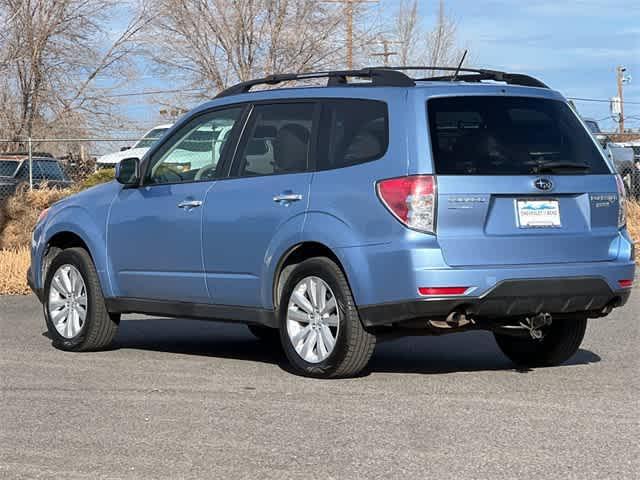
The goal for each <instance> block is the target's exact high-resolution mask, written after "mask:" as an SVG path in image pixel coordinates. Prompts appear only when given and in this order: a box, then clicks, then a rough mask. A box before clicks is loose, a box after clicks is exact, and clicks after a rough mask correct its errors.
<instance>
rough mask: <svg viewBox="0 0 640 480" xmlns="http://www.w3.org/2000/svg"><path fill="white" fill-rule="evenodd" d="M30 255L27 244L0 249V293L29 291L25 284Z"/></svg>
mask: <svg viewBox="0 0 640 480" xmlns="http://www.w3.org/2000/svg"><path fill="white" fill-rule="evenodd" d="M30 255H31V254H30V252H29V247H28V246H26V247H20V248H11V249H8V250H0V295H24V294H27V293H29V292H30V291H31V290H30V289H29V286H28V285H27V270H28V269H29V264H30V263H31V256H30Z"/></svg>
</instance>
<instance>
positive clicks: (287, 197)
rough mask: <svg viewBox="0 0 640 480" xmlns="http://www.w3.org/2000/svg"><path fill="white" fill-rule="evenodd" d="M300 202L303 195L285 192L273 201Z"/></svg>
mask: <svg viewBox="0 0 640 480" xmlns="http://www.w3.org/2000/svg"><path fill="white" fill-rule="evenodd" d="M300 200H302V195H300V194H299V193H289V192H286V193H285V192H283V193H281V194H280V195H276V196H275V197H273V201H274V202H276V203H288V202H299V201H300Z"/></svg>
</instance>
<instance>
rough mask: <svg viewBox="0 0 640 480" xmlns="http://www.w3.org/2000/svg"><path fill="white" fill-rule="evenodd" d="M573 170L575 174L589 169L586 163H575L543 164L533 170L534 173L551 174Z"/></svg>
mask: <svg viewBox="0 0 640 480" xmlns="http://www.w3.org/2000/svg"><path fill="white" fill-rule="evenodd" d="M567 170H574V171H577V172H588V171H590V170H591V167H590V166H589V165H587V164H586V163H575V162H545V163H541V164H539V165H538V166H537V167H535V168H534V172H535V173H553V172H564V171H567Z"/></svg>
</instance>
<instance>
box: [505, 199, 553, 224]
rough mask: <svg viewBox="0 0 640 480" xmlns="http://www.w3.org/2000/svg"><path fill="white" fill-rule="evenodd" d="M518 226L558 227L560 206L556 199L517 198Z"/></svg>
mask: <svg viewBox="0 0 640 480" xmlns="http://www.w3.org/2000/svg"><path fill="white" fill-rule="evenodd" d="M516 206H517V210H518V226H519V227H520V228H549V227H551V228H553V227H560V206H559V205H558V201H557V200H518V201H517V202H516Z"/></svg>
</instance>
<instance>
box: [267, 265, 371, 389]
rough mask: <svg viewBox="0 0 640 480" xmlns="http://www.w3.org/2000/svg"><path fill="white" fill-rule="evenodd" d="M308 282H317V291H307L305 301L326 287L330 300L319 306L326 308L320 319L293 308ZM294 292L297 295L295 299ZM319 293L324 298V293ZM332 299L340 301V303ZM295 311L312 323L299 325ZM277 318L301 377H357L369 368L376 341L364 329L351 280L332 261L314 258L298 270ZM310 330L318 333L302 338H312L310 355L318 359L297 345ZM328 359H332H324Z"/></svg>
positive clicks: (286, 288) (290, 280)
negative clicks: (307, 355) (329, 335)
mask: <svg viewBox="0 0 640 480" xmlns="http://www.w3.org/2000/svg"><path fill="white" fill-rule="evenodd" d="M309 279H312V280H311V282H312V285H315V287H314V288H311V289H310V288H306V290H305V292H306V293H304V294H303V295H307V297H305V298H308V299H310V298H311V297H310V296H309V291H310V290H314V289H315V288H323V289H325V296H324V298H323V299H322V300H320V301H319V302H322V303H319V305H324V306H325V307H326V308H324V309H323V308H321V307H319V308H318V311H317V312H316V313H315V315H316V316H315V317H314V316H313V315H314V314H313V313H312V314H308V313H307V312H306V311H305V310H303V309H299V308H298V307H297V305H295V304H292V305H290V301H293V302H295V301H296V299H298V298H299V296H298V295H299V294H300V291H301V290H300V289H301V288H305V287H303V286H302V285H306V283H308V281H309ZM313 279H316V280H313ZM314 282H315V283H314ZM322 282H324V283H322ZM294 289H295V290H296V292H297V293H296V295H295V297H294V298H293V300H292V296H294ZM316 291H317V292H319V290H316ZM316 295H317V298H320V294H319V293H318V294H316ZM332 298H333V299H335V303H334V302H333V301H332ZM307 306H309V305H307ZM311 306H313V305H311ZM291 311H293V313H291ZM314 311H315V310H314ZM322 312H327V313H322ZM294 313H295V314H296V317H295V318H296V319H299V318H300V317H304V316H306V317H307V318H308V319H309V320H306V322H307V323H306V324H305V321H304V320H302V321H301V322H297V320H293V319H292V318H293V317H292V315H293V314H294ZM278 317H279V322H280V340H281V342H282V347H283V350H284V352H285V354H286V356H287V358H288V359H289V362H290V363H291V365H292V367H293V369H294V371H295V372H296V373H299V374H301V375H304V376H309V377H316V378H344V377H353V376H355V375H357V374H358V373H360V372H361V371H362V370H363V369H364V367H365V366H366V365H367V363H368V362H369V359H370V358H371V355H372V354H373V350H374V348H375V345H376V337H375V335H373V334H371V333H369V332H367V331H366V330H365V329H364V327H363V326H362V322H361V321H360V317H359V315H358V310H357V308H356V305H355V302H354V300H353V295H352V294H351V289H350V288H349V284H348V283H347V279H346V277H345V275H344V273H342V270H341V269H340V268H339V267H338V266H337V265H336V264H335V263H334V262H333V261H331V260H330V259H328V258H325V257H314V258H310V259H308V260H305V261H303V262H301V263H300V264H298V265H296V266H295V267H294V269H293V270H292V271H291V274H290V275H289V276H288V277H287V280H286V282H285V285H284V288H283V289H282V294H281V298H280V302H279V308H278ZM325 317H326V318H325ZM288 319H289V320H288ZM323 322H324V323H323ZM312 323H313V325H312ZM325 327H326V328H325ZM305 329H306V330H307V331H308V332H310V333H309V337H312V336H313V335H315V337H312V338H309V337H300V338H307V339H309V341H310V344H313V345H314V346H311V347H310V349H308V352H309V355H311V356H315V357H316V358H314V359H313V361H308V360H307V359H305V358H303V356H302V354H303V353H299V351H298V350H296V348H298V349H302V352H305V349H304V348H305V347H304V346H305V344H306V341H305V340H299V341H294V339H295V338H297V337H298V335H299V334H300V335H303V334H304V332H303V330H305ZM313 329H317V330H315V331H314V330H313ZM327 330H329V333H330V334H331V335H332V339H333V345H332V346H331V341H329V339H328V338H327V336H328V334H327V333H326V332H327ZM314 342H315V343H314ZM294 343H295V345H294ZM321 344H322V345H321ZM330 346H331V351H330V352H329V348H328V347H330ZM323 348H324V349H323ZM314 352H316V354H314ZM323 355H327V356H326V357H324V358H322V357H323Z"/></svg>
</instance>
